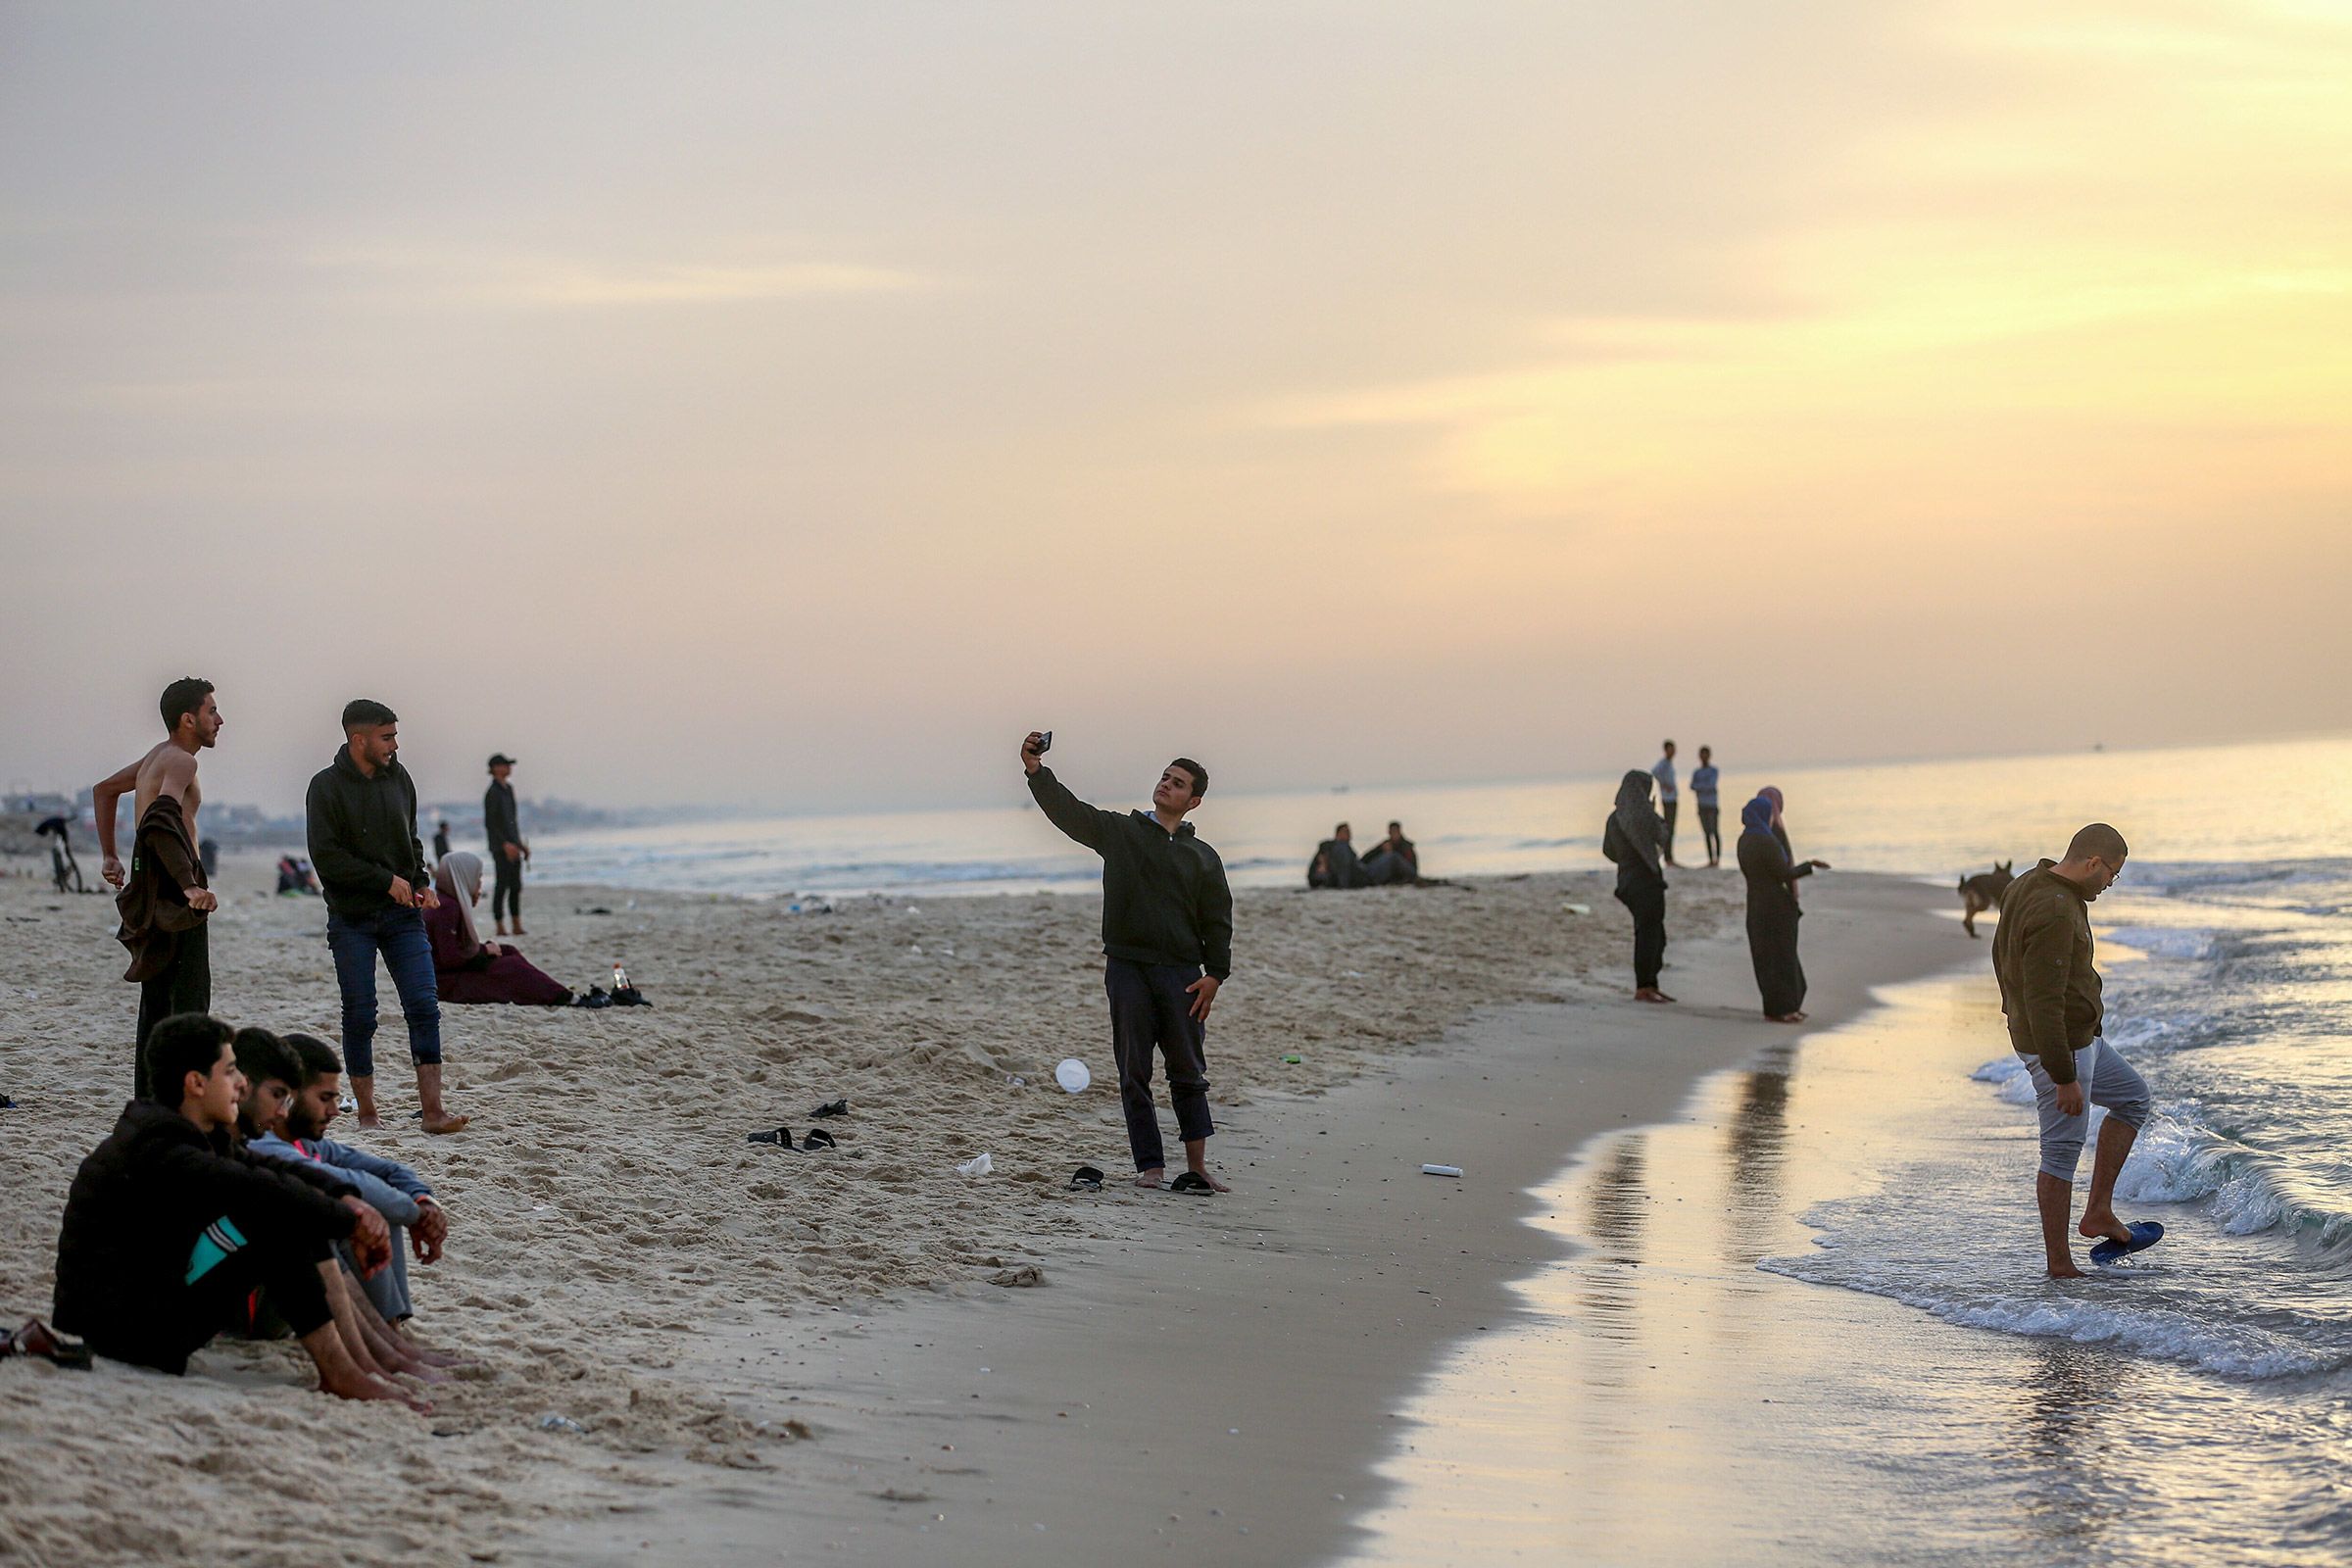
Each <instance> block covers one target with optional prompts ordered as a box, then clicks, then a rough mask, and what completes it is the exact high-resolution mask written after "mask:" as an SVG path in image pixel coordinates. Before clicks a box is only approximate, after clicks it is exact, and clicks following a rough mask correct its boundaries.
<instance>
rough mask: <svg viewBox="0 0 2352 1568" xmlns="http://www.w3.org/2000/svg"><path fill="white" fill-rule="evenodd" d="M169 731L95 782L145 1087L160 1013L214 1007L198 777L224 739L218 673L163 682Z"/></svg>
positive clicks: (142, 1088)
mask: <svg viewBox="0 0 2352 1568" xmlns="http://www.w3.org/2000/svg"><path fill="white" fill-rule="evenodd" d="M158 706H159V707H160V708H161V710H162V712H163V717H164V739H163V740H162V741H160V742H158V743H157V744H156V746H155V747H154V748H153V749H151V750H150V751H149V752H148V753H147V755H146V756H144V757H142V758H140V759H139V760H137V761H135V762H131V763H128V764H126V765H124V766H123V768H121V769H120V770H118V771H116V772H114V773H111V774H109V775H108V776H107V777H105V778H103V779H101V780H99V781H98V782H97V783H96V784H95V785H93V786H91V789H90V808H91V809H92V810H93V811H94V812H95V813H96V816H97V824H98V854H99V856H100V863H99V868H98V874H99V875H100V876H103V877H104V878H106V881H107V884H108V886H110V887H115V888H119V889H121V890H122V891H121V893H120V895H119V896H118V897H117V898H116V900H115V907H117V908H118V909H120V910H121V911H122V913H123V928H122V930H121V931H119V932H118V933H116V935H117V937H118V939H119V940H120V941H121V942H122V944H123V946H124V947H126V948H128V949H129V950H130V955H131V957H130V967H129V968H128V969H127V970H125V971H123V979H125V980H135V981H137V982H138V986H139V1021H138V1025H137V1034H136V1042H135V1048H134V1049H136V1050H137V1051H138V1053H139V1054H138V1057H137V1060H138V1062H139V1065H138V1066H137V1067H135V1068H134V1069H133V1076H134V1077H135V1078H136V1079H137V1082H138V1092H139V1093H140V1094H141V1095H144V1094H146V1092H147V1084H146V1079H145V1076H144V1074H145V1070H146V1069H145V1065H144V1063H145V1061H146V1056H145V1051H144V1048H145V1047H146V1044H147V1037H148V1035H150V1034H152V1033H153V1032H154V1030H155V1026H156V1024H157V1022H158V1021H159V1020H161V1019H164V1018H169V1017H171V1016H172V1014H173V1013H175V1012H209V1011H211V1010H212V1005H213V960H212V950H211V945H210V942H209V939H208V937H207V933H206V925H207V920H206V916H208V915H209V914H211V913H212V911H213V910H215V909H216V908H219V907H220V900H219V899H217V898H215V897H214V895H213V892H212V890H211V888H209V887H208V886H207V885H206V881H207V879H206V877H205V874H204V864H203V860H202V858H201V856H200V855H199V852H198V850H197V848H196V809H197V808H198V807H199V806H200V805H202V804H203V801H204V791H203V790H202V789H201V788H199V787H198V785H197V782H196V754H197V753H198V752H201V751H206V750H209V749H210V748H211V747H213V746H216V745H218V744H219V743H220V740H221V726H222V724H223V722H224V721H223V720H222V718H221V704H220V701H219V699H218V698H216V697H215V696H214V695H213V683H212V682H211V681H209V680H199V679H197V678H196V677H195V676H193V675H183V676H181V677H180V678H179V679H178V680H175V681H173V682H172V684H171V685H169V686H167V687H165V688H164V695H163V700H162V702H161V703H160V704H159V705H158ZM124 795H130V796H131V797H132V807H131V813H132V814H131V823H132V827H131V833H132V840H131V853H130V875H129V876H128V877H127V878H126V877H124V876H123V862H122V860H121V859H120V858H117V856H116V854H115V807H116V803H117V802H119V801H120V800H122V799H123V796H124Z"/></svg>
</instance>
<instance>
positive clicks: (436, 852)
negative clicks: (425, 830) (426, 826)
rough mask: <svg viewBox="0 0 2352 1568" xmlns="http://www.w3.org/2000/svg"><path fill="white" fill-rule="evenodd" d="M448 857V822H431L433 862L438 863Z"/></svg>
mask: <svg viewBox="0 0 2352 1568" xmlns="http://www.w3.org/2000/svg"><path fill="white" fill-rule="evenodd" d="M448 858H449V823H448V822H447V821H440V822H436V823H434V824H433V863H434V864H435V865H439V864H440V863H441V862H442V861H443V860H446V859H448Z"/></svg>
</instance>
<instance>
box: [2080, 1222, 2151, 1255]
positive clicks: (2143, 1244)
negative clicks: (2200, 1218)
mask: <svg viewBox="0 0 2352 1568" xmlns="http://www.w3.org/2000/svg"><path fill="white" fill-rule="evenodd" d="M2163 1240H2164V1227H2163V1226H2161V1225H2159V1224H2157V1223H2156V1222H2155V1221H2154V1220H2152V1219H2143V1220H2141V1221H2140V1222H2139V1223H2138V1224H2136V1225H2134V1226H2132V1227H2131V1243H2130V1245H2128V1246H2127V1245H2126V1244H2125V1243H2122V1242H2119V1241H2117V1240H2116V1239H2115V1238H2114V1237H2112V1236H2110V1237H2108V1238H2107V1239H2106V1240H2105V1241H2103V1242H2101V1243H2100V1244H2099V1245H2098V1246H2096V1247H2094V1248H2092V1249H2091V1250H2090V1260H2091V1261H2092V1262H2093V1263H2112V1262H2114V1261H2115V1260H2116V1259H2117V1258H2119V1257H2130V1256H2131V1254H2132V1253H2133V1252H2144V1251H2146V1250H2148V1249H2149V1248H2151V1247H2154V1246H2155V1245H2156V1244H2157V1243H2158V1242H2161V1241H2163Z"/></svg>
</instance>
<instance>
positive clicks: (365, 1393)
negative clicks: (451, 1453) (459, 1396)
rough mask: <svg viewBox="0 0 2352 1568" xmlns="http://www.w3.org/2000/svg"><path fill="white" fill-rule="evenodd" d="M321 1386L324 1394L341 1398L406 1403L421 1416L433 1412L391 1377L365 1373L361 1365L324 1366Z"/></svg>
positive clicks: (320, 1390) (321, 1371) (320, 1372)
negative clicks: (326, 1367)
mask: <svg viewBox="0 0 2352 1568" xmlns="http://www.w3.org/2000/svg"><path fill="white" fill-rule="evenodd" d="M319 1392H320V1393H322V1394H331V1395H333V1396H334V1397H336V1398H338V1399H368V1400H378V1399H380V1400H386V1401H390V1402H392V1403H397V1404H405V1405H407V1406H408V1407H409V1408H410V1409H412V1410H414V1411H416V1412H417V1414H418V1415H430V1414H431V1413H432V1409H433V1407H432V1406H431V1405H430V1404H428V1403H426V1402H425V1401H424V1400H422V1399H419V1398H417V1397H416V1396H415V1395H413V1394H411V1393H409V1392H408V1390H406V1389H404V1388H402V1387H401V1386H400V1385H399V1384H397V1383H395V1382H393V1381H392V1380H391V1379H390V1378H388V1377H384V1376H382V1375H381V1374H378V1373H374V1372H363V1371H360V1370H359V1369H358V1368H357V1367H338V1368H336V1369H334V1370H332V1371H328V1370H326V1369H323V1368H322V1369H320V1371H319Z"/></svg>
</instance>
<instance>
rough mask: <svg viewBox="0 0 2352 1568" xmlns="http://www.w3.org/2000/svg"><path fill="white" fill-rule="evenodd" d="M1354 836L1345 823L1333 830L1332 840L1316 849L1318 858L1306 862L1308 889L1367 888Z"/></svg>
mask: <svg viewBox="0 0 2352 1568" xmlns="http://www.w3.org/2000/svg"><path fill="white" fill-rule="evenodd" d="M1354 837H1355V835H1354V833H1353V832H1352V831H1351V830H1350V829H1349V828H1348V824H1347V823H1345V822H1342V823H1341V824H1340V825H1339V826H1338V827H1335V828H1333V829H1332V830H1331V837H1329V838H1327V839H1325V840H1324V841H1323V842H1322V843H1320V844H1318V845H1316V846H1315V858H1313V859H1312V860H1310V861H1308V862H1307V867H1306V885H1307V886H1308V887H1310V888H1360V887H1362V886H1364V872H1363V867H1362V865H1361V864H1360V863H1359V862H1358V861H1357V860H1356V858H1355V846H1354V844H1353V842H1352V840H1353V839H1354Z"/></svg>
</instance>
